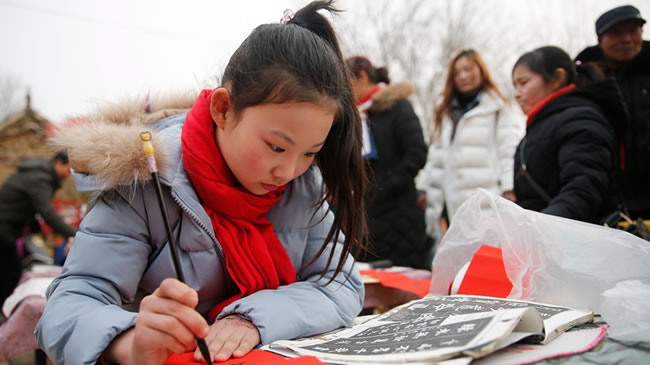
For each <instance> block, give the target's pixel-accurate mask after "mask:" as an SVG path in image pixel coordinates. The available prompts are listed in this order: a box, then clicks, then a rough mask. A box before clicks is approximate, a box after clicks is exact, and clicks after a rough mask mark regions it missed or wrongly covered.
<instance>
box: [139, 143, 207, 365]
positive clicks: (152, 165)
mask: <svg viewBox="0 0 650 365" xmlns="http://www.w3.org/2000/svg"><path fill="white" fill-rule="evenodd" d="M140 139H141V140H142V148H143V149H144V155H145V156H146V157H147V165H148V166H149V172H151V177H152V178H153V186H154V188H155V190H156V197H157V198H158V206H159V207H160V212H161V213H162V218H163V223H164V224H165V230H167V238H168V239H169V245H170V246H171V249H170V250H169V251H171V253H172V260H173V261H174V269H176V277H177V278H178V280H179V281H180V282H182V283H184V282H185V275H183V268H182V267H181V263H180V260H179V258H178V250H177V248H176V247H177V245H176V239H175V238H174V234H173V233H172V226H171V224H170V223H169V215H168V214H167V208H166V207H165V204H164V202H163V195H162V189H161V188H160V179H159V178H158V167H157V166H156V158H155V157H154V150H153V144H152V143H151V133H150V132H142V133H140ZM195 338H196V344H197V345H198V347H199V350H200V351H201V355H203V358H204V359H205V361H207V363H208V364H212V360H211V358H210V351H209V350H208V345H207V344H206V343H205V339H203V338H199V337H196V336H195Z"/></svg>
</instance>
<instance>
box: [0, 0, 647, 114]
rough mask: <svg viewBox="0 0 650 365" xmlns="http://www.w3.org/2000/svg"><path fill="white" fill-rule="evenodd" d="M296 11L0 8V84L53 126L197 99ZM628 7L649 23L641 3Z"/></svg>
mask: <svg viewBox="0 0 650 365" xmlns="http://www.w3.org/2000/svg"><path fill="white" fill-rule="evenodd" d="M368 1H371V0H368ZM566 1H570V0H566ZM306 3H307V0H272V1H271V0H266V1H265V0H256V1H253V0H237V1H235V0H187V1H170V0H155V1H154V0H137V1H136V0H104V1H99V0H0V49H1V50H2V51H1V52H2V56H1V57H0V78H5V79H6V78H7V77H10V78H11V79H14V80H15V81H17V82H18V83H19V85H21V86H22V87H24V88H27V87H28V88H29V89H30V90H31V96H32V106H33V108H35V109H36V110H37V111H39V112H40V113H41V114H43V115H44V116H45V117H46V118H48V119H50V120H52V121H54V122H57V121H60V120H61V119H63V118H65V117H67V116H74V115H80V114H84V113H87V112H89V111H91V110H92V108H94V107H95V106H96V105H98V104H101V103H102V102H105V101H114V100H116V99H119V98H123V97H128V96H138V95H144V94H146V93H147V92H149V91H151V92H156V93H158V92H162V91H165V90H173V89H181V90H185V89H197V88H199V87H202V86H206V85H208V84H210V83H214V80H215V77H216V76H218V75H220V74H221V72H222V70H223V68H224V66H225V64H226V63H227V61H228V58H229V57H230V55H231V54H232V52H233V51H234V50H235V49H236V47H237V46H238V45H239V44H240V43H241V41H242V40H243V39H244V38H245V37H246V36H247V35H248V33H250V31H251V30H252V29H253V28H254V27H255V26H257V25H259V24H262V23H270V22H277V21H279V19H280V17H281V16H282V11H283V10H284V9H285V8H287V7H288V8H292V9H294V10H296V9H297V8H299V7H300V6H301V5H303V4H306ZM508 3H511V4H512V2H511V1H508V0H504V6H505V4H508ZM517 3H519V4H521V3H520V2H518V1H517ZM630 3H632V4H635V5H636V6H637V7H639V8H640V9H641V11H642V13H643V14H644V17H645V18H646V19H648V18H650V1H649V0H641V1H639V0H637V1H630ZM602 4H603V2H602V1H601V2H599V5H600V6H602ZM619 4H621V1H614V0H612V1H611V5H612V7H613V6H616V5H619ZM519 6H520V5H519ZM344 16H345V15H344ZM526 16H530V14H529V15H526ZM550 19H552V17H550ZM584 21H585V22H587V23H589V24H590V26H591V27H593V25H592V24H593V21H594V19H584ZM646 28H647V26H646ZM644 38H646V39H647V38H648V37H647V34H646V36H645V37H644ZM210 86H215V85H212V84H210Z"/></svg>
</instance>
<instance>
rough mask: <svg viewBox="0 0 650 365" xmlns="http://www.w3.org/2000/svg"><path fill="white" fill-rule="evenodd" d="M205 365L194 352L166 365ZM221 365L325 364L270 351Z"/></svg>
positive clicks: (180, 356) (310, 357)
mask: <svg viewBox="0 0 650 365" xmlns="http://www.w3.org/2000/svg"><path fill="white" fill-rule="evenodd" d="M194 364H196V365H200V364H203V365H205V362H202V361H194V352H186V353H184V354H181V355H172V356H170V357H169V359H167V361H166V362H165V365H194ZM215 364H221V365H323V363H322V362H321V361H320V360H318V359H317V358H315V357H312V356H301V357H295V358H286V357H284V356H280V355H277V354H274V353H271V352H268V351H263V350H253V351H251V352H249V353H248V354H246V355H245V356H243V357H239V358H236V359H230V360H226V361H223V362H215Z"/></svg>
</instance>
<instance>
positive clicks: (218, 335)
mask: <svg viewBox="0 0 650 365" xmlns="http://www.w3.org/2000/svg"><path fill="white" fill-rule="evenodd" d="M205 340H206V342H207V343H208V348H209V349H210V356H213V358H212V360H213V361H225V360H227V359H229V358H230V357H242V356H244V355H246V354H247V353H248V352H250V351H251V350H252V349H253V348H254V347H255V346H257V345H258V344H259V343H260V332H259V331H258V330H257V327H255V325H254V324H253V323H251V322H250V321H248V320H246V319H243V318H242V317H240V316H239V315H237V314H233V315H229V316H227V317H224V318H222V319H220V320H218V321H216V322H215V323H214V324H213V325H212V326H211V328H210V334H208V337H206V339H205ZM201 359H203V357H202V356H201V352H200V351H199V350H198V349H197V350H196V351H194V360H196V361H200V360H201Z"/></svg>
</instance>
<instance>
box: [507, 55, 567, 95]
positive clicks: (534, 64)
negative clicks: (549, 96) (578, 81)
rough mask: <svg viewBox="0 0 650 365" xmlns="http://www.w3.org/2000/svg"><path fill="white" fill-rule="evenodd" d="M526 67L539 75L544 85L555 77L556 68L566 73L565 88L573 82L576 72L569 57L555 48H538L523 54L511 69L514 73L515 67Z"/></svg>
mask: <svg viewBox="0 0 650 365" xmlns="http://www.w3.org/2000/svg"><path fill="white" fill-rule="evenodd" d="M519 65H523V66H526V67H527V68H528V69H529V70H531V71H532V72H534V73H536V74H538V75H540V76H541V77H542V79H543V80H544V83H548V82H550V81H551V80H553V78H554V77H555V70H557V69H558V68H561V69H563V70H564V71H565V72H566V76H567V77H566V81H565V84H564V85H563V86H566V85H568V84H570V83H572V82H574V81H575V77H576V70H575V65H574V64H573V61H572V60H571V57H569V55H568V54H567V53H566V52H564V51H563V50H562V49H561V48H558V47H555V46H546V47H540V48H537V49H535V50H533V51H530V52H527V53H524V54H523V55H522V56H521V57H519V59H518V60H517V62H515V65H514V66H513V67H512V72H513V73H514V71H515V68H517V66H519Z"/></svg>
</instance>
